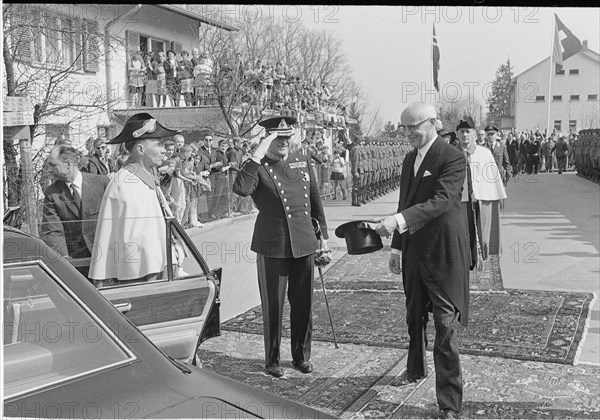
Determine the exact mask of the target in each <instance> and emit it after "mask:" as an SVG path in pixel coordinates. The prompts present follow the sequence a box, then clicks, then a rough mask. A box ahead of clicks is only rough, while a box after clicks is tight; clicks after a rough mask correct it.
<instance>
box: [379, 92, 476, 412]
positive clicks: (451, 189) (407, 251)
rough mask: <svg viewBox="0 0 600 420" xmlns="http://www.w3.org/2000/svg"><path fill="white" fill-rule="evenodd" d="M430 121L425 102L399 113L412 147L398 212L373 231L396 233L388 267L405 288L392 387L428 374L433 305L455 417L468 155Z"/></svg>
mask: <svg viewBox="0 0 600 420" xmlns="http://www.w3.org/2000/svg"><path fill="white" fill-rule="evenodd" d="M435 121H436V112H435V108H434V107H433V106H432V105H429V104H423V103H413V104H411V105H409V106H408V107H407V108H406V109H405V110H404V111H403V112H402V115H401V116H400V122H401V125H400V126H399V129H400V131H401V132H402V133H403V134H404V135H405V136H406V138H407V139H408V141H409V143H410V145H411V146H412V147H413V148H414V149H413V150H412V151H411V152H409V153H408V154H407V156H406V158H405V159H404V163H403V166H402V176H401V179H400V200H399V204H398V212H397V214H394V215H392V216H388V217H386V218H384V219H383V220H381V221H380V222H379V223H378V224H377V225H376V226H375V227H374V229H375V231H376V232H377V233H378V234H379V235H381V236H389V235H393V238H392V245H391V247H392V253H391V254H390V260H389V267H390V271H392V273H395V274H402V280H403V284H404V291H405V294H406V309H407V312H406V322H407V324H408V333H409V337H410V342H409V347H408V358H407V368H406V371H405V372H404V373H403V374H402V375H401V376H399V377H398V378H396V379H395V380H394V382H393V383H392V385H394V386H405V385H409V384H412V383H416V382H418V381H420V380H423V379H424V378H426V377H427V371H428V369H427V355H426V353H425V348H426V346H427V335H426V327H427V322H428V318H429V316H428V312H429V311H432V312H433V319H434V321H435V330H436V332H435V345H434V347H433V360H434V363H435V372H436V394H437V401H438V406H439V408H440V410H441V411H442V416H443V418H457V417H458V416H459V415H460V412H461V409H462V394H463V391H462V389H463V385H462V373H461V367H460V357H459V352H458V330H457V325H458V322H460V323H462V324H463V325H466V323H467V319H468V307H469V260H470V253H469V237H468V230H467V224H466V216H465V211H464V208H463V207H462V206H461V205H460V199H461V189H462V186H463V183H464V180H465V175H466V161H465V156H464V154H463V153H462V152H461V151H460V150H458V149H457V148H455V147H453V146H451V145H450V144H448V143H446V142H445V141H444V140H443V139H442V138H441V137H439V136H438V135H437V132H436V128H435ZM401 255H402V258H400V256H401Z"/></svg>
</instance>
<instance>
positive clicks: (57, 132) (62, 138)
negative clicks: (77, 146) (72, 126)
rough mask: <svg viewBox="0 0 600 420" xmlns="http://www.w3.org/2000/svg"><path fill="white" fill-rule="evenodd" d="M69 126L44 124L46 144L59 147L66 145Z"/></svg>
mask: <svg viewBox="0 0 600 420" xmlns="http://www.w3.org/2000/svg"><path fill="white" fill-rule="evenodd" d="M70 141H71V140H70V138H69V126H68V125H66V124H46V144H47V145H59V144H68V143H69V142H70Z"/></svg>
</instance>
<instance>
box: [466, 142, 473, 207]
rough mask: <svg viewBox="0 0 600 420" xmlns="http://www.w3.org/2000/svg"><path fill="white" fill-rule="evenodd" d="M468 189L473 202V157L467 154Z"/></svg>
mask: <svg viewBox="0 0 600 420" xmlns="http://www.w3.org/2000/svg"><path fill="white" fill-rule="evenodd" d="M467 187H468V192H469V199H470V200H471V201H472V200H473V178H472V177H471V155H470V154H469V152H467Z"/></svg>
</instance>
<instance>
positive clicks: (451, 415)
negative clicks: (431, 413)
mask: <svg viewBox="0 0 600 420" xmlns="http://www.w3.org/2000/svg"><path fill="white" fill-rule="evenodd" d="M440 418H442V419H459V418H460V415H459V414H458V413H456V412H454V411H452V410H444V411H442V415H441V417H440Z"/></svg>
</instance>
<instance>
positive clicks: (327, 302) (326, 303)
mask: <svg viewBox="0 0 600 420" xmlns="http://www.w3.org/2000/svg"><path fill="white" fill-rule="evenodd" d="M312 221H313V226H314V228H315V234H316V235H317V239H318V240H319V244H320V245H321V246H320V247H319V248H320V249H319V250H318V251H317V252H319V251H322V249H323V247H322V243H321V235H322V232H321V225H320V224H319V222H318V221H317V220H316V219H312ZM317 256H319V255H317ZM326 264H328V263H326ZM316 266H317V268H318V269H319V278H320V279H321V286H322V287H323V296H324V297H325V307H326V308H327V315H328V316H329V325H331V332H332V333H333V343H334V344H335V348H336V349H339V348H340V346H338V342H337V337H336V336H335V329H334V328H333V319H332V318H331V311H330V310H329V300H328V299H327V291H326V290H325V280H324V279H323V269H322V268H321V265H320V264H318V263H317V264H316Z"/></svg>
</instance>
